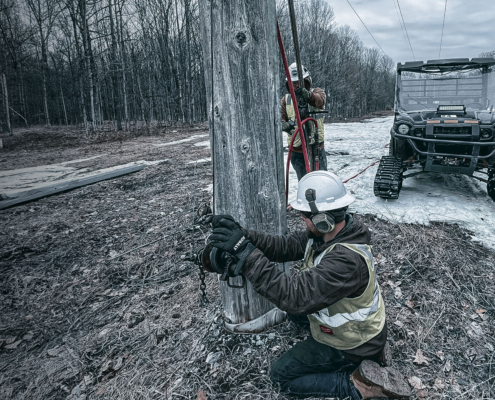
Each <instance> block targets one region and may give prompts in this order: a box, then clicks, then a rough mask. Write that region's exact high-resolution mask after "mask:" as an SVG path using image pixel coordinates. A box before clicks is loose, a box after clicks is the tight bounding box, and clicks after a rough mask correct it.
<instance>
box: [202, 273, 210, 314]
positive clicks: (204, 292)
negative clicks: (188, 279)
mask: <svg viewBox="0 0 495 400" xmlns="http://www.w3.org/2000/svg"><path fill="white" fill-rule="evenodd" d="M205 278H206V274H205V270H204V268H203V266H202V265H201V264H199V280H200V281H201V283H200V284H199V290H201V293H200V294H199V306H200V307H206V305H207V304H208V303H209V302H210V300H208V297H207V296H206V283H205Z"/></svg>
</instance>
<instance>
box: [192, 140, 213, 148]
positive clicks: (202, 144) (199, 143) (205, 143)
mask: <svg viewBox="0 0 495 400" xmlns="http://www.w3.org/2000/svg"><path fill="white" fill-rule="evenodd" d="M194 146H196V147H201V146H204V147H208V148H210V141H209V140H205V141H204V142H198V143H194Z"/></svg>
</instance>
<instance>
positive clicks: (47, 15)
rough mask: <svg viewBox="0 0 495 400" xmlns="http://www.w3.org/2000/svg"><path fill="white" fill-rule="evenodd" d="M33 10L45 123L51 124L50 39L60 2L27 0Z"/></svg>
mask: <svg viewBox="0 0 495 400" xmlns="http://www.w3.org/2000/svg"><path fill="white" fill-rule="evenodd" d="M26 3H27V5H28V7H29V9H30V10H31V15H32V17H33V18H34V20H35V23H36V26H37V28H38V34H39V40H40V46H41V73H42V77H43V85H42V87H43V107H44V112H45V124H46V126H50V125H51V124H50V114H49V112H48V93H47V75H48V72H49V71H48V39H49V37H50V34H51V32H52V29H53V25H54V23H55V19H56V18H57V15H58V13H59V10H60V9H59V7H58V3H57V2H55V1H53V0H26Z"/></svg>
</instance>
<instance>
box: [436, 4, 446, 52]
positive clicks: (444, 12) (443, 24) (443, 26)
mask: <svg viewBox="0 0 495 400" xmlns="http://www.w3.org/2000/svg"><path fill="white" fill-rule="evenodd" d="M446 13H447V0H445V9H444V10H443V23H442V36H441V37H440V50H438V58H440V53H441V52H442V42H443V30H444V28H445V14H446Z"/></svg>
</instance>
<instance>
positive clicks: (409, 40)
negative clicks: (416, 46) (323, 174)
mask: <svg viewBox="0 0 495 400" xmlns="http://www.w3.org/2000/svg"><path fill="white" fill-rule="evenodd" d="M397 5H398V6H399V11H400V16H401V18H402V23H403V24H404V29H405V30H406V35H407V41H408V42H409V47H410V48H411V53H412V55H413V58H414V61H416V56H415V55H414V51H413V48H412V45H411V39H410V38H409V33H407V27H406V22H405V21H404V16H403V15H402V10H401V8H400V3H399V0H397Z"/></svg>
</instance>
